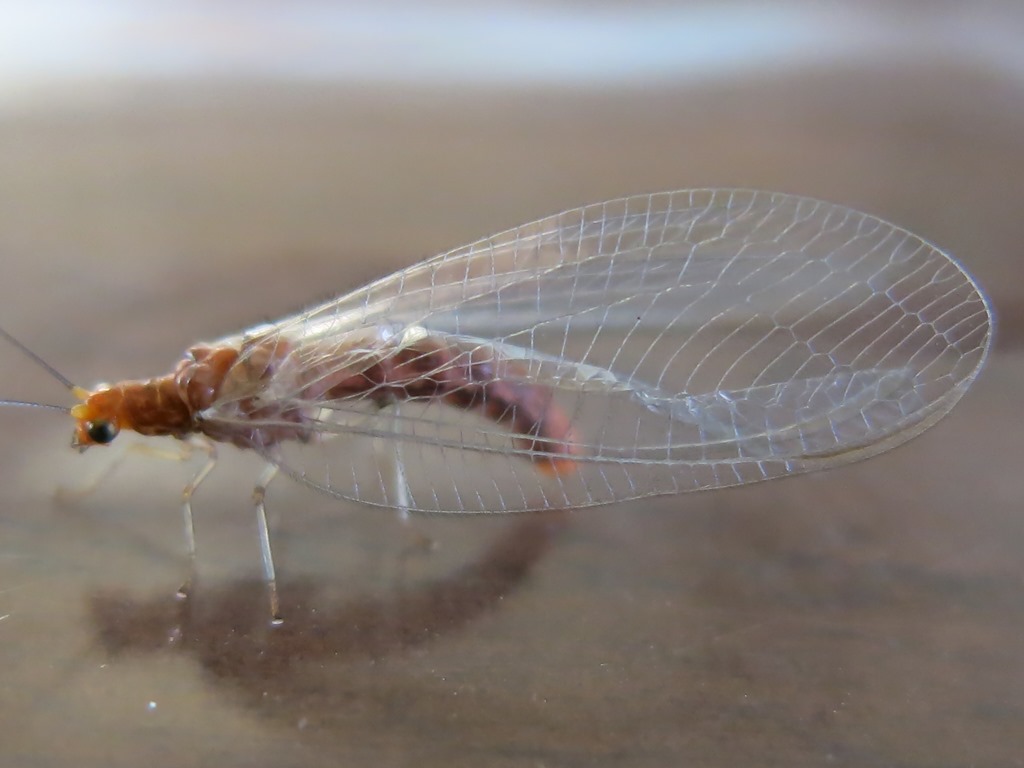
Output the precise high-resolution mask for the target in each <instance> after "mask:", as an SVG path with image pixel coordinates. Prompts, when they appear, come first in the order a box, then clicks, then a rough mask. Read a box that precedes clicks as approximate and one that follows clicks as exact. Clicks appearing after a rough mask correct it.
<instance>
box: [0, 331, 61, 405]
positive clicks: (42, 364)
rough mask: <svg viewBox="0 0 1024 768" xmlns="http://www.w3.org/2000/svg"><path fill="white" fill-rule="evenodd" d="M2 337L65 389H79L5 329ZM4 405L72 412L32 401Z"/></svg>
mask: <svg viewBox="0 0 1024 768" xmlns="http://www.w3.org/2000/svg"><path fill="white" fill-rule="evenodd" d="M0 336H2V337H3V338H5V339H7V341H9V342H10V343H11V344H13V345H14V346H15V347H17V348H18V349H20V350H21V351H22V353H23V354H24V355H25V356H26V357H28V358H29V359H30V360H32V361H33V362H34V363H35V364H36V365H38V366H39V367H40V368H42V369H43V370H44V371H46V372H47V373H49V374H50V375H51V376H52V377H53V378H55V379H56V380H57V381H59V382H60V383H61V384H63V385H64V386H65V387H67V388H68V389H70V390H71V391H72V392H75V391H76V390H77V389H78V387H76V386H75V385H74V384H72V383H71V380H70V379H69V378H68V377H67V376H65V375H64V374H63V373H61V372H60V371H58V370H57V369H56V368H54V367H53V366H52V365H50V364H49V363H48V362H46V361H45V360H43V358H41V357H40V356H39V355H37V354H36V353H35V352H33V351H32V350H31V349H29V348H28V347H26V346H25V345H24V344H22V343H21V342H20V341H18V340H17V339H16V338H14V337H13V336H11V334H9V333H8V332H7V331H5V330H4V329H3V328H0ZM2 405H16V406H24V407H27V408H46V409H48V410H52V411H62V412H63V413H70V412H71V409H70V408H68V407H66V406H63V405H52V404H50V403H36V402H33V401H31V400H0V406H2Z"/></svg>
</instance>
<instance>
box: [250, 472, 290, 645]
mask: <svg viewBox="0 0 1024 768" xmlns="http://www.w3.org/2000/svg"><path fill="white" fill-rule="evenodd" d="M277 472H278V468H277V465H276V464H267V466H266V467H264V469H263V472H262V473H261V474H260V477H259V480H257V481H256V487H255V488H253V489H252V500H253V502H255V504H256V526H257V528H258V529H259V534H260V555H261V556H262V558H263V577H264V579H265V580H266V583H267V593H268V595H269V597H270V623H271V624H274V625H278V624H281V623H282V621H283V619H282V618H281V608H280V605H279V602H278V597H277V574H276V572H275V570H274V553H273V551H272V550H271V549H270V528H269V526H268V525H267V506H266V504H265V503H264V499H265V498H266V495H267V486H268V485H270V483H271V481H272V480H273V479H274V478H275V477H276V476H277Z"/></svg>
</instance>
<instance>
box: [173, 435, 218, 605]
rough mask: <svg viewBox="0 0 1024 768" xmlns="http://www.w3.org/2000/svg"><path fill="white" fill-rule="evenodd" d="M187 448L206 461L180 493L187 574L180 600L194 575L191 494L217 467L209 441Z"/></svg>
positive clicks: (188, 589)
mask: <svg viewBox="0 0 1024 768" xmlns="http://www.w3.org/2000/svg"><path fill="white" fill-rule="evenodd" d="M188 446H189V447H191V448H195V449H196V450H200V451H203V452H204V453H205V454H206V461H205V462H204V463H203V466H201V467H200V468H199V470H198V471H197V472H196V473H195V474H194V475H193V476H192V479H191V480H189V482H188V485H186V486H185V487H184V488H183V489H182V491H181V515H182V518H183V522H184V525H185V552H186V554H187V556H188V573H187V574H186V576H185V581H184V582H182V585H181V586H180V587H178V597H179V598H182V599H184V598H186V597H188V596H189V593H190V592H191V591H192V582H193V580H194V579H195V575H196V528H195V525H194V524H193V522H192V494H193V493H195V491H196V488H198V487H199V485H200V483H202V482H203V480H205V479H206V476H207V475H209V474H210V472H212V471H213V468H214V467H215V466H217V448H216V446H215V445H214V444H213V443H212V442H211V441H209V440H193V441H191V442H189V443H188ZM186 455H187V454H186Z"/></svg>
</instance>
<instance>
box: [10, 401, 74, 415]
mask: <svg viewBox="0 0 1024 768" xmlns="http://www.w3.org/2000/svg"><path fill="white" fill-rule="evenodd" d="M0 405H23V406H25V407H27V408H46V409H47V410H50V411H61V412H62V413H71V409H70V408H68V407H67V406H65V405H51V404H50V403H33V402H31V401H30V400H0Z"/></svg>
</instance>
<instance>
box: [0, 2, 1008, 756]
mask: <svg viewBox="0 0 1024 768" xmlns="http://www.w3.org/2000/svg"><path fill="white" fill-rule="evenodd" d="M1022 51H1024V8H1022V6H1021V5H1020V4H1019V3H1015V2H973V3H970V4H963V3H944V2H913V1H912V0H902V1H900V2H891V1H890V2H839V1H838V0H837V1H836V2H814V3H811V2H805V3H801V2H757V1H756V0H750V1H749V2H728V1H725V2H715V3H710V2H707V3H700V2H674V3H673V2H634V3H630V4H628V6H627V5H626V4H623V3H611V2H606V3H591V4H582V3H568V2H564V3H560V2H546V3H529V2H507V3H455V2H452V3H448V4H432V5H423V4H413V3H408V4H405V3H399V2H394V3H391V2H386V3H380V4H375V5H373V6H371V5H370V4H355V3H352V4H349V3H316V2H295V3H289V4H276V3H232V2H220V3H199V2H178V3H174V4H164V3H153V2H63V3H62V2H42V3H34V4H16V3H13V2H9V3H4V4H0V263H2V265H3V270H2V273H0V275H2V279H0V307H2V311H0V323H2V324H3V327H4V328H6V329H7V330H8V331H10V332H12V333H14V334H15V335H16V336H18V337H19V338H21V339H22V340H24V341H25V342H26V343H27V344H29V345H30V346H31V347H32V348H33V349H34V350H36V351H38V352H39V353H40V354H41V355H42V356H43V357H45V358H46V359H48V360H50V361H51V362H52V363H53V364H54V365H55V366H57V367H58V368H59V369H61V370H62V371H63V372H64V373H65V374H66V375H67V376H69V377H70V378H72V379H73V380H75V381H76V382H80V383H81V384H83V385H86V386H91V385H92V384H94V383H95V382H97V381H103V380H107V381H109V380H114V379H120V378H130V377H143V376H149V375H154V374H157V373H161V372H164V371H165V370H169V369H170V368H171V367H172V366H173V364H174V362H175V361H176V360H177V359H178V357H179V355H180V354H181V352H182V350H184V349H185V348H187V347H188V346H189V345H190V344H191V343H193V342H195V341H198V340H203V339H211V338H216V337H218V336H221V335H223V334H226V333H229V332H233V331H236V330H239V329H241V328H244V327H246V326H248V325H252V324H254V323H257V322H261V321H263V320H267V319H272V318H275V317H278V316H281V315H283V314H286V313H290V312H292V311H295V310H298V309H300V308H302V307H303V306H305V305H309V304H312V303H314V302H316V301H320V300H322V299H324V298H327V297H329V296H331V295H334V294H338V293H341V292H343V291H347V290H350V289H353V288H355V287H358V286H359V285H361V284H363V283H364V282H366V281H367V280H370V279H372V278H374V277H378V276H380V275H383V274H386V273H388V272H390V271H392V270H394V269H398V268H400V267H403V266H406V265H408V264H410V263H412V262H414V261H417V260H419V259H421V258H423V257H426V256H430V255H433V254H435V253H437V252H440V251H442V250H446V249H448V248H452V247H455V246H457V245H461V244H462V243H464V242H468V241H470V240H472V239H476V238H478V237H481V236H483V235H486V234H489V233H491V232H494V231H498V230H501V229H505V228H508V227H510V226H514V225H516V224H519V223H522V222H524V221H528V220H531V219H534V218H537V217H539V216H542V215H545V214H549V213H553V212H555V211H558V210H561V209H565V208H570V207H574V206H577V205H580V204H584V203H588V202H595V201H599V200H602V199H606V198H611V197H618V196H622V195H626V194H632V193H639V192H649V191H657V190H664V189H677V188H686V187H702V186H717V187H728V186H741V187H756V188H765V189H775V190H779V191H785V192H792V193H798V194H802V195H808V196H812V197H819V198H823V199H827V200H830V201H833V202H839V203H843V204H846V205H849V206H851V207H854V208H858V209H862V210H865V211H868V212H870V213H873V214H876V215H879V216H881V217H882V218H885V219H888V220H891V221H894V222H897V223H898V224H900V225H902V226H905V227H907V228H908V229H910V230H911V231H913V232H916V233H918V234H920V235H922V236H923V237H925V238H926V239H928V240H930V241H933V242H935V243H937V244H939V245H940V246H942V247H943V248H946V249H948V250H949V251H950V252H951V253H953V254H955V255H956V256H957V257H959V258H960V259H961V260H962V262H963V263H964V264H965V265H966V266H967V268H968V269H969V270H970V271H971V272H972V273H973V274H974V275H975V276H976V277H977V278H978V279H979V281H980V282H981V284H982V285H984V286H986V287H987V288H988V290H989V292H990V294H991V296H992V299H993V302H994V306H995V309H996V312H997V315H998V318H999V325H998V329H997V330H998V333H997V347H996V351H995V354H994V356H993V358H992V359H991V360H990V363H989V365H988V367H987V369H986V370H985V371H984V372H983V374H982V376H981V378H980V379H979V380H978V382H977V383H976V385H975V386H974V388H973V389H972V391H971V392H970V393H969V394H968V395H967V396H966V397H965V398H964V400H963V402H962V403H961V404H960V405H959V406H958V407H957V409H956V410H955V411H954V412H953V414H951V415H950V417H948V418H947V419H946V420H944V421H943V422H942V423H941V424H940V425H939V426H937V427H935V428H934V429H932V430H930V431H929V432H927V433H926V434H924V435H923V436H922V437H920V438H918V439H916V440H914V441H913V442H911V443H910V444H908V445H907V446H904V447H902V448H900V449H899V450H897V451H894V452H892V453H890V454H886V455H884V456H882V457H880V458H876V459H875V460H873V461H870V462H866V463H863V464H859V465H855V466H851V467H846V468H843V469H840V470H835V471H832V472H827V473H822V474H819V475H810V476H804V477H797V478H791V479H787V480H784V481H779V482H775V483H770V484H764V485H760V486H751V487H747V488H739V489H733V490H726V491H719V492H715V493H712V494H704V495H693V496H684V497H678V498H663V499H657V500H654V501H649V502H643V503H636V504H630V505H618V506H616V507H612V508H607V509H598V510H592V511H587V512H581V513H576V514H573V515H565V516H562V515H557V514H551V515H537V516H528V517H524V518H515V519H512V520H504V519H480V518H462V519H434V518H431V519H427V520H423V521H418V522H417V523H416V524H415V530H416V532H418V533H422V534H425V535H427V536H429V537H430V538H431V539H433V541H434V542H435V543H436V549H435V551H433V552H432V553H430V554H429V555H426V556H424V555H417V554H415V553H413V554H412V555H410V554H409V553H410V542H411V540H413V539H415V536H413V535H410V532H409V531H408V530H407V529H406V528H405V527H403V526H402V525H401V524H400V523H399V522H398V521H396V520H394V519H393V517H392V516H390V515H387V514H381V513H380V512H377V511H374V510H370V509H362V508H357V507H354V506H350V505H345V504H341V503H339V502H336V501H333V500H330V499H325V498H322V497H320V496H317V495H316V494H314V493H312V492H311V491H308V490H305V489H303V488H300V487H297V486H296V485H295V484H293V483H290V482H288V481H287V480H282V481H281V482H279V483H278V484H276V485H275V486H274V487H273V488H272V489H271V492H270V497H269V504H270V506H271V509H272V510H274V512H275V517H276V518H277V521H276V530H277V531H278V534H277V537H276V538H275V545H276V549H275V554H276V555H277V557H278V561H279V562H278V565H279V575H280V581H281V588H282V596H283V599H284V610H285V615H286V618H287V619H288V620H287V621H286V624H285V626H284V627H283V628H281V629H280V630H275V631H271V630H269V629H268V628H267V626H266V624H267V622H266V619H267V613H266V605H265V600H264V593H263V591H262V587H261V585H260V583H259V558H258V551H257V547H256V537H255V529H254V523H253V519H252V517H253V516H252V514H251V511H250V501H249V497H250V489H251V487H252V482H253V479H254V478H255V476H256V474H257V473H258V471H259V464H258V462H256V461H254V460H253V458H252V457H248V456H244V455H225V456H224V458H223V460H222V466H220V467H218V470H217V471H216V472H215V473H214V475H213V476H212V477H211V478H210V481H209V482H208V484H207V485H204V487H203V488H202V489H201V491H200V492H199V493H198V494H197V495H196V498H195V507H196V517H197V521H196V525H197V533H198V539H199V566H198V567H199V575H200V579H199V582H198V584H197V585H196V592H195V598H194V600H193V601H191V602H190V603H188V604H187V605H181V604H178V603H177V602H176V601H175V600H174V599H173V593H174V590H175V588H176V587H177V585H178V583H179V582H180V579H181V578H182V575H183V573H184V563H183V559H182V556H181V552H182V549H183V545H182V541H181V537H182V534H181V524H180V515H179V513H178V503H179V499H180V496H179V493H180V489H181V487H182V486H183V485H184V483H185V482H186V481H187V480H188V478H189V477H190V475H191V473H192V471H193V469H192V468H191V467H190V466H187V465H185V464H182V463H180V462H174V461H161V460H156V459H153V458H151V457H145V456H141V455H138V456H132V455H129V456H128V457H127V458H126V460H125V462H124V463H123V464H122V465H121V466H119V467H118V468H117V469H116V470H115V471H114V472H113V473H112V474H111V475H110V477H109V478H108V479H106V480H105V481H104V482H103V483H101V484H100V485H99V487H98V488H97V489H96V490H95V491H94V492H93V493H90V494H88V495H87V496H85V497H84V498H82V499H80V500H77V501H75V502H74V503H61V502H60V501H59V500H58V499H57V495H58V494H57V489H58V488H59V487H72V488H74V487H82V486H83V485H86V484H88V482H89V478H90V477H91V476H93V475H94V474H95V473H96V472H99V471H101V470H102V468H103V467H104V466H105V465H106V464H107V463H108V462H109V456H107V457H105V456H103V455H93V454H95V453H96V452H95V451H94V452H90V454H88V455H85V456H78V455H77V454H75V453H73V452H72V451H70V450H69V449H68V447H67V443H68V439H69V435H70V424H68V423H67V419H66V418H62V417H61V416H60V415H59V414H47V413H42V412H35V411H33V412H24V411H21V410H18V409H6V410H5V411H4V412H3V413H2V414H0V421H2V424H3V425H4V430H3V431H4V433H5V437H4V439H2V440H0V489H2V495H0V668H2V669H3V670H4V674H3V676H2V680H3V682H2V684H0V755H2V756H3V758H4V762H5V764H9V765H39V766H50V765H52V766H59V765H65V764H71V763H74V764H75V765H78V766H136V765H140V764H144V763H148V764H152V765H210V764H217V765H224V766H230V765H246V766H264V765H266V766H291V765H296V766H297V765H302V766H321V765H323V766H335V765H339V764H344V765H378V766H379V765H395V766H400V765H411V764H415V765H417V766H433V765H445V766H461V765H467V766H468V765H474V766H479V765H489V766H505V765H509V766H513V765H515V766H518V765H531V766H539V765H545V766H553V765H587V766H601V765H629V766H664V765H677V764H700V765H728V766H734V765H739V764H749V763H753V764H759V765H786V766H791V765H805V764H815V765H819V764H823V763H826V762H827V763H830V764H835V765H872V766H874V765H877V766H883V765H885V766H888V765H908V766H909V765H914V766H933V765H934V766H939V765H942V766H947V765H974V766H1007V765H1022V764H1024V729H1022V728H1021V727H1020V724H1021V722H1022V719H1024V648H1022V646H1021V643H1020V638H1021V636H1022V633H1024V597H1022V595H1024V590H1022V586H1024V564H1022V562H1021V557H1020V552H1021V551H1024V519H1022V515H1021V510H1022V508H1024V480H1022V475H1021V472H1020V471H1019V469H1018V465H1019V461H1018V460H1017V459H1015V458H1014V457H1020V456H1021V455H1024V435H1022V430H1021V429H1019V425H1021V424H1022V415H1024V408H1022V406H1021V402H1020V399H1021V398H1020V395H1021V392H1022V384H1024V357H1022V355H1021V339H1022V324H1024V285H1022V280H1021V265H1020V261H1021V250H1020V249H1021V243H1022V242H1024V216H1021V213H1020V204H1021V200H1022V199H1024V54H1022ZM0 397H22V398H32V399H37V400H42V401H44V402H59V403H66V402H67V400H68V395H67V393H66V392H65V391H64V390H63V389H62V388H61V386H60V385H59V384H58V383H56V382H54V381H52V380H50V379H48V378H47V376H46V375H45V373H43V372H42V371H40V370H39V369H38V368H36V367H34V366H33V365H31V364H30V363H29V362H28V361H26V359H25V358H24V357H22V356H21V355H19V354H18V352H17V351H16V350H14V349H13V348H10V347H7V348H3V349H0ZM223 453H225V454H233V453H234V452H232V451H224V452H223Z"/></svg>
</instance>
